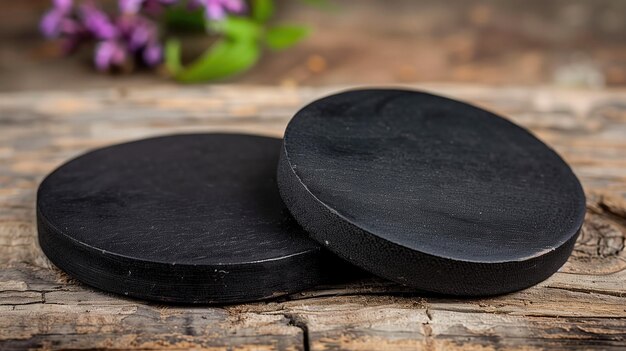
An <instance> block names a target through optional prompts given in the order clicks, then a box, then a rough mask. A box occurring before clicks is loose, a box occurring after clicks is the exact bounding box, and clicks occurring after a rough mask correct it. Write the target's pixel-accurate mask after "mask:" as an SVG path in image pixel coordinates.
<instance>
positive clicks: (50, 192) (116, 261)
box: [37, 134, 328, 303]
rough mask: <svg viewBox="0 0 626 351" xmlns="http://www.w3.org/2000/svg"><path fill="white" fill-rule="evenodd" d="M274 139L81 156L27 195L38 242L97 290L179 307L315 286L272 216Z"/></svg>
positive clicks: (305, 262) (297, 235) (156, 142)
mask: <svg viewBox="0 0 626 351" xmlns="http://www.w3.org/2000/svg"><path fill="white" fill-rule="evenodd" d="M280 144H281V142H280V140H278V139H274V138H266V137H257V136H246V135H227V134H223V135H220V134H196V135H177V136H166V137H159V138H153V139H146V140H140V141H135V142H130V143H125V144H120V145H115V146H111V147H107V148H103V149H99V150H96V151H92V152H89V153H87V154H85V155H83V156H80V157H78V158H76V159H74V160H72V161H69V162H68V163H66V164H64V165H63V166H61V167H60V168H58V169H57V170H55V171H54V172H53V173H52V174H50V175H49V176H48V177H47V178H46V179H45V180H44V181H43V182H42V184H41V186H40V187H39V192H38V196H37V219H38V226H39V242H40V244H41V248H42V249H43V251H44V252H45V254H46V255H47V256H48V257H49V258H50V260H51V261H52V262H53V263H54V264H55V265H57V266H58V267H59V268H61V269H63V270H64V271H66V272H67V273H69V274H70V275H71V276H73V277H75V278H77V279H78V280H81V281H83V282H85V283H87V284H89V285H93V286H95V287H98V288H101V289H103V290H107V291H111V292H115V293H120V294H125V295H130V296H134V297H139V298H145V299H151V300H159V301H171V302H181V303H230V302H238V301H250V300H257V299H264V298H269V297H274V296H278V295H283V294H288V293H291V292H294V291H298V290H301V289H304V288H307V287H311V286H313V285H315V284H318V283H319V282H320V281H322V278H323V277H324V275H325V274H326V273H327V272H325V271H324V269H323V266H324V264H325V263H326V259H327V258H328V257H327V256H325V255H324V251H323V250H322V249H321V246H320V245H318V244H317V243H316V242H315V241H313V240H311V239H309V238H308V237H307V236H306V235H305V233H304V232H303V230H302V229H301V228H300V227H299V226H298V224H297V223H296V222H295V221H294V220H293V218H292V217H291V216H290V215H289V213H288V211H287V209H286V208H285V207H284V205H283V203H282V201H281V199H280V196H279V194H278V189H277V187H276V180H275V178H276V165H277V162H278V155H279V151H280Z"/></svg>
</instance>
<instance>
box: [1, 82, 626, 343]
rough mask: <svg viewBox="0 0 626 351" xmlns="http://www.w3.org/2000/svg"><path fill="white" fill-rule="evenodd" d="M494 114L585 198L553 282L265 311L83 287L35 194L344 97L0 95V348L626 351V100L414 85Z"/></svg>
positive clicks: (166, 90) (353, 284)
mask: <svg viewBox="0 0 626 351" xmlns="http://www.w3.org/2000/svg"><path fill="white" fill-rule="evenodd" d="M423 88H426V89H428V90H431V91H435V92H439V93H442V94H445V95H448V96H453V97H456V98H461V99H465V100H468V101H471V102H474V103H476V104H479V105H481V106H484V107H486V108H489V109H492V110H496V111H497V112H500V113H502V114H504V115H507V116H510V118H511V119H512V120H514V121H516V122H517V123H520V124H522V125H524V126H526V127H528V128H530V129H531V130H532V131H533V132H535V133H536V134H537V135H538V136H539V137H540V138H541V139H543V140H544V141H546V142H547V143H548V144H550V145H551V146H552V147H554V148H555V149H556V150H557V151H558V152H559V153H560V154H561V155H563V156H564V158H565V159H566V160H567V161H568V162H570V163H571V164H572V166H573V168H574V171H575V172H576V174H577V175H578V176H579V177H580V179H581V181H582V182H583V185H584V187H585V191H586V193H587V197H588V202H587V208H588V211H587V218H586V221H585V225H584V231H583V233H582V235H581V236H580V238H579V240H578V242H577V245H576V248H575V251H574V254H573V255H572V257H571V258H570V260H569V261H568V263H567V264H566V265H565V266H564V267H563V268H562V269H561V270H560V271H559V272H558V273H557V274H555V275H554V276H553V277H552V278H550V279H548V280H547V281H545V282H543V283H541V284H539V285H538V286H535V287H533V288H530V289H527V290H524V291H521V292H517V293H513V294H509V295H504V296H498V297H494V298H483V299H452V298H442V297H437V296H427V295H420V294H416V293H414V292H412V291H410V290H409V289H407V288H405V287H402V286H398V285H396V284H393V283H390V282H386V281H383V280H380V279H377V278H374V277H364V278H362V279H359V280H356V281H350V282H340V283H337V284H334V285H329V286H321V287H318V288H316V289H312V290H310V291H306V292H303V293H299V294H294V295H292V296H289V297H287V298H283V299H280V300H276V301H273V302H263V303H255V304H245V305H236V306H222V307H210V306H203V307H189V306H162V305H157V304H153V303H145V302H141V301H136V300H130V299H126V298H123V297H119V296H113V295H110V294H106V293H103V292H99V291H96V290H93V289H91V288H89V287H87V286H84V285H82V284H80V283H77V282H75V281H73V280H72V279H70V278H69V277H68V276H67V275H65V274H64V273H62V272H61V271H59V270H58V269H56V268H54V267H53V266H52V265H51V264H50V263H49V262H48V260H47V259H46V258H45V256H43V254H42V253H41V251H40V250H39V248H38V246H37V240H36V227H35V224H34V201H35V192H36V187H37V185H38V182H39V181H40V180H41V179H42V178H43V176H44V175H45V174H46V173H47V172H49V171H50V170H52V169H53V168H54V167H56V166H57V165H59V164H61V163H62V162H64V161H66V160H67V159H68V158H71V157H74V156H76V155H78V154H80V153H82V152H84V151H86V150H87V149H90V148H94V147H98V146H102V145H105V144H110V143H114V142H119V141H125V140H128V139H133V138H140V137H146V136H153V135H160V134H169V133H175V132H200V131H237V132H250V133H260V134H265V135H274V136H280V135H281V133H282V131H283V129H284V127H285V125H286V123H287V121H288V120H289V118H290V116H291V115H292V114H293V113H294V112H295V111H296V110H297V109H298V108H299V107H300V106H302V105H303V104H305V103H307V102H308V101H311V100H313V99H315V98H317V97H319V96H321V95H324V94H327V93H330V92H332V91H335V90H338V88H325V89H311V88H299V89H292V88H264V87H241V86H236V87H235V86H223V87H221V86H211V87H191V88H171V87H154V88H151V89H143V90H132V89H120V90H99V91H85V92H77V93H70V92H41V93H37V92H25V93H4V94H0V349H14V348H15V349H22V348H51V349H55V348H88V347H92V348H93V347H95V348H113V349H129V348H130V349H151V348H157V349H186V348H190V347H194V348H204V349H223V348H230V349H243V350H246V349H249V350H252V349H255V350H256V349H261V350H264V349H267V350H275V349H279V350H305V349H310V350H324V349H331V350H332V349H353V350H381V349H383V350H384V349H389V350H399V349H426V350H437V349H441V350H443V349H449V348H455V347H458V348H463V349H466V348H474V349H480V350H489V349H511V350H515V349H520V350H521V349H525V350H534V349H563V348H576V349H578V348H581V347H582V348H587V349H593V348H595V349H616V350H617V349H623V348H624V347H626V253H625V252H624V243H625V238H626V91H565V90H552V89H549V88H538V89H524V88H510V89H494V88H488V87H477V86H445V85H442V86H435V85H432V86H423Z"/></svg>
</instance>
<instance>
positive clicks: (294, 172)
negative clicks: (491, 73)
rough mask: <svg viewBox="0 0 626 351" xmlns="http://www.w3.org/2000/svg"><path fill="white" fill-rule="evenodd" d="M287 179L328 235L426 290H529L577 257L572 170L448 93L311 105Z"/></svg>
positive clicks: (288, 144) (576, 186)
mask: <svg viewBox="0 0 626 351" xmlns="http://www.w3.org/2000/svg"><path fill="white" fill-rule="evenodd" d="M278 184H279V188H280V191H281V195H282V197H283V200H284V201H285V203H286V205H287V207H288V208H289V210H290V211H291V213H292V214H293V215H294V216H295V217H296V219H297V220H298V222H299V223H300V224H301V225H302V226H304V228H305V229H307V231H308V232H309V233H310V235H311V236H312V237H313V238H314V239H316V240H317V241H318V242H320V243H322V244H324V245H326V246H327V247H328V248H329V249H330V250H332V251H334V252H335V253H337V254H339V255H340V256H342V257H343V258H345V259H347V260H349V261H351V262H352V263H355V264H356V265H358V266H361V267H362V268H365V269H366V270H368V271H370V272H372V273H375V274H377V275H379V276H381V277H385V278H388V279H391V280H394V281H396V282H399V283H402V284H406V285H409V286H413V287H415V288H418V289H420V290H425V291H431V292H436V293H444V294H454V295H489V294H499V293H505V292H509V291H514V290H518V289H522V288H525V287H528V286H530V285H533V284H535V283H537V282H540V281H542V280H544V279H545V278H547V277H549V276H550V275H551V274H552V273H554V272H555V271H556V270H557V269H558V268H559V267H561V265H563V263H564V262H565V261H566V260H567V258H568V256H569V255H570V253H571V251H572V248H573V245H574V242H575V241H576V237H577V235H578V232H579V230H580V228H581V225H582V222H583V217H584V213H585V197H584V193H583V190H582V188H581V185H580V183H579V181H578V180H577V178H576V176H575V175H574V174H573V173H572V171H571V169H570V168H569V166H568V165H567V164H566V163H565V162H564V161H563V160H562V159H561V158H560V157H559V156H558V155H557V154H556V153H555V152H554V151H552V150H551V149H550V148H549V147H547V146H546V145H545V144H543V143H542V142H541V141H539V140H538V139H537V138H535V137H534V136H533V135H532V134H530V133H529V132H528V131H526V130H525V129H523V128H521V127H518V126H516V125H515V124H513V123H511V122H509V121H507V120H505V119H503V118H500V117H498V116H496V115H494V114H492V113H490V112H487V111H484V110H481V109H479V108H476V107H473V106H470V105H467V104H464V103H461V102H458V101H454V100H449V99H446V98H443V97H438V96H433V95H429V94H425V93H419V92H413V91H402V90H361V91H352V92H346V93H342V94H338V95H334V96H330V97H327V98H324V99H321V100H318V101H316V102H313V103H312V104H310V105H308V106H306V107H305V108H303V109H302V110H301V111H300V112H298V113H297V114H296V116H295V117H294V118H293V119H292V120H291V122H290V123H289V126H288V127H287V130H286V132H285V138H284V142H283V149H282V153H281V160H280V163H279V172H278Z"/></svg>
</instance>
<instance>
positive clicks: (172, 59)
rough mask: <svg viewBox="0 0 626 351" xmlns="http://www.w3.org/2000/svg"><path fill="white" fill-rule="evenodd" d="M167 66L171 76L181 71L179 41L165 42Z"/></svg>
mask: <svg viewBox="0 0 626 351" xmlns="http://www.w3.org/2000/svg"><path fill="white" fill-rule="evenodd" d="M164 51H165V66H166V67H167V70H168V71H169V72H170V74H171V75H176V74H177V73H178V72H179V71H180V70H181V69H182V64H181V62H180V41H179V40H178V39H168V40H167V42H165V49H164Z"/></svg>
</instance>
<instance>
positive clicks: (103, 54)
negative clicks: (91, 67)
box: [94, 40, 127, 71]
mask: <svg viewBox="0 0 626 351" xmlns="http://www.w3.org/2000/svg"><path fill="white" fill-rule="evenodd" d="M126 56H127V53H126V48H125V47H124V45H123V43H120V42H118V41H116V40H106V41H102V42H100V43H99V44H98V46H96V52H95V56H94V62H95V64H96V67H97V68H98V69H99V70H101V71H105V70H108V69H109V68H111V67H112V66H121V65H123V64H124V62H126Z"/></svg>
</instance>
